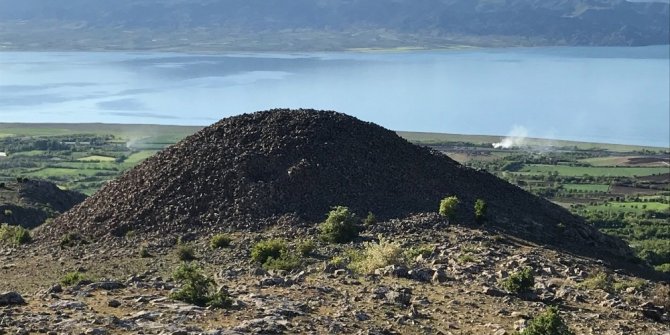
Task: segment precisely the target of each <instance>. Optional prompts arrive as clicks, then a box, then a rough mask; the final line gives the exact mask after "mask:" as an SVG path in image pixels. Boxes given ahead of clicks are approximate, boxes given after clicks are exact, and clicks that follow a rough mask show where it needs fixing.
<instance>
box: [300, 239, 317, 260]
mask: <svg viewBox="0 0 670 335" xmlns="http://www.w3.org/2000/svg"><path fill="white" fill-rule="evenodd" d="M297 249H298V252H299V253H300V254H301V255H303V256H308V255H310V254H311V253H312V252H314V250H316V243H314V241H312V240H307V241H302V242H300V243H298V246H297Z"/></svg>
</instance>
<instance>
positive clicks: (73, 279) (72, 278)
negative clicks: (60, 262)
mask: <svg viewBox="0 0 670 335" xmlns="http://www.w3.org/2000/svg"><path fill="white" fill-rule="evenodd" d="M85 280H90V279H89V278H88V276H86V275H85V274H83V273H81V272H68V273H66V274H65V276H63V278H62V279H61V280H60V282H61V284H63V285H65V286H73V285H78V284H79V283H81V282H82V281H85Z"/></svg>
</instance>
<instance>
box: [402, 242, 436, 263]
mask: <svg viewBox="0 0 670 335" xmlns="http://www.w3.org/2000/svg"><path fill="white" fill-rule="evenodd" d="M434 250H435V247H433V246H431V245H421V246H418V247H411V248H410V249H409V250H405V252H403V254H404V255H405V258H407V260H408V261H410V262H411V261H414V260H415V259H416V258H417V257H418V256H419V255H421V256H423V258H428V257H430V255H432V254H433V251H434Z"/></svg>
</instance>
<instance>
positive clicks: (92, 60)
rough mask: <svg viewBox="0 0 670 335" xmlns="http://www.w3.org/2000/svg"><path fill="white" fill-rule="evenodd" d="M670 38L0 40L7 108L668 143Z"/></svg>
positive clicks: (14, 116) (70, 117)
mask: <svg viewBox="0 0 670 335" xmlns="http://www.w3.org/2000/svg"><path fill="white" fill-rule="evenodd" d="M669 92H670V56H669V50H668V46H653V47H641V48H571V47H567V48H529V49H483V50H481V49H480V50H468V51H417V52H402V53H354V52H351V53H292V54H274V53H263V54H244V53H234V54H222V55H197V54H175V53H126V52H95V53H93V52H4V53H0V122H113V123H156V124H184V125H186V124H188V125H206V124H210V123H213V122H214V121H216V120H218V119H220V118H223V117H226V116H231V115H235V114H240V113H245V112H253V111H257V110H265V109H270V108H276V107H291V108H298V107H306V108H317V109H330V110H336V111H339V112H344V113H347V114H351V115H354V116H356V117H358V118H360V119H363V120H366V121H372V122H375V123H378V124H380V125H382V126H385V127H387V128H391V129H395V130H408V131H428V132H444V133H460V134H492V135H505V134H506V133H508V132H509V131H510V130H511V129H513V128H524V129H526V131H527V133H528V135H529V136H534V137H547V138H557V139H570V140H581V141H595V142H609V143H627V144H641V145H654V146H664V147H668V146H670V143H668V142H669V141H670V139H669V137H670V129H669V128H670V94H669Z"/></svg>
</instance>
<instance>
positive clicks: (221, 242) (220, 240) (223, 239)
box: [209, 234, 233, 249]
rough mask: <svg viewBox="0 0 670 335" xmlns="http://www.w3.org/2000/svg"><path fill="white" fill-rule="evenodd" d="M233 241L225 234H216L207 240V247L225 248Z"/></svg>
mask: <svg viewBox="0 0 670 335" xmlns="http://www.w3.org/2000/svg"><path fill="white" fill-rule="evenodd" d="M232 240H233V239H232V238H231V237H230V236H228V235H226V234H216V235H214V236H212V239H211V240H209V245H210V246H211V247H212V249H219V248H227V247H229V246H230V242H231V241H232Z"/></svg>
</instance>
